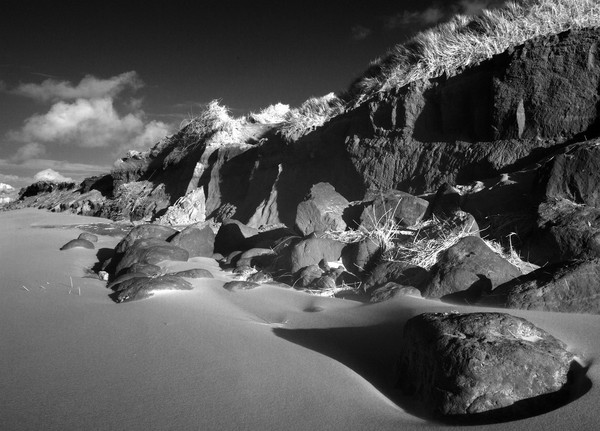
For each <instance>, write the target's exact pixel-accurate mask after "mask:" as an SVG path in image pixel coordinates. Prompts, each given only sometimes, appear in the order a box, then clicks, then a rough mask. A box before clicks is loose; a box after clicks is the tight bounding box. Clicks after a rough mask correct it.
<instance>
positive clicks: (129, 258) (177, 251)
mask: <svg viewBox="0 0 600 431" xmlns="http://www.w3.org/2000/svg"><path fill="white" fill-rule="evenodd" d="M188 257H189V253H188V252H187V250H184V249H182V248H180V247H177V246H175V245H172V244H170V243H168V242H166V241H163V240H160V239H154V238H152V239H138V240H137V241H136V242H134V243H133V245H132V246H131V247H129V248H128V249H127V251H126V252H125V254H124V255H123V258H122V259H121V261H120V262H119V263H118V264H117V267H116V272H115V274H117V275H119V274H120V273H121V272H122V271H123V270H124V269H126V268H129V267H130V266H131V265H133V264H134V263H149V264H152V265H155V264H157V263H159V262H161V261H163V260H176V261H183V262H185V261H187V260H188Z"/></svg>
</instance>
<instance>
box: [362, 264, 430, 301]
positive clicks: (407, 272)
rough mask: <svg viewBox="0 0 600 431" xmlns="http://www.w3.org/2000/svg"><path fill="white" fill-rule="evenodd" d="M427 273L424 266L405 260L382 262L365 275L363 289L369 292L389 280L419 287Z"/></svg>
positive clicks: (425, 278)
mask: <svg viewBox="0 0 600 431" xmlns="http://www.w3.org/2000/svg"><path fill="white" fill-rule="evenodd" d="M428 275H429V273H428V271H427V270H426V269H425V268H421V267H420V266H417V265H412V264H410V263H407V262H383V263H381V264H379V265H377V266H376V267H375V269H373V271H372V272H371V274H370V275H369V276H368V277H367V279H366V280H365V283H364V285H363V289H364V291H365V292H367V293H369V294H371V293H373V291H374V290H375V289H377V288H379V287H381V286H384V285H386V284H388V283H390V282H393V283H396V284H399V285H402V286H411V287H419V286H420V285H421V284H423V282H424V281H425V280H427V277H428ZM419 295H420V293H419Z"/></svg>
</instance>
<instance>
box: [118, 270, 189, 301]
mask: <svg viewBox="0 0 600 431" xmlns="http://www.w3.org/2000/svg"><path fill="white" fill-rule="evenodd" d="M193 288H194V287H193V286H192V285H191V284H190V283H188V282H187V281H185V280H183V279H182V278H179V277H175V276H173V275H163V276H161V277H156V278H145V277H137V278H132V279H130V280H126V281H124V282H122V283H120V284H119V285H117V286H116V288H115V294H114V295H113V298H114V300H115V302H118V303H121V302H131V301H137V300H140V299H144V298H149V297H151V296H153V295H154V292H155V291H158V290H192V289H193Z"/></svg>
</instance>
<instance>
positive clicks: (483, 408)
mask: <svg viewBox="0 0 600 431" xmlns="http://www.w3.org/2000/svg"><path fill="white" fill-rule="evenodd" d="M400 349H401V350H400V351H401V353H400V358H399V360H398V364H397V371H398V374H399V379H398V384H399V386H400V387H401V388H402V389H403V390H404V391H405V392H407V393H409V394H411V396H413V397H416V398H417V399H418V400H419V401H420V403H421V404H422V405H423V407H425V408H426V409H427V410H429V411H432V412H434V413H437V414H441V415H472V414H477V413H483V412H490V411H494V410H498V409H503V408H504V409H505V410H504V412H503V414H504V415H506V414H507V412H506V408H507V407H510V406H512V405H514V404H515V403H517V402H520V404H521V405H523V404H524V403H527V401H534V400H535V397H539V396H542V395H548V394H552V393H556V392H558V391H560V390H561V389H562V388H563V386H564V385H565V384H566V383H567V373H568V371H569V367H570V364H571V361H572V359H573V355H572V354H571V353H570V352H568V351H567V348H566V345H565V344H564V343H563V342H561V341H559V340H557V339H556V338H554V337H553V336H552V335H550V334H548V333H547V332H546V331H544V330H542V329H540V328H538V327H536V326H534V325H533V324H532V323H530V322H528V321H527V320H525V319H521V318H518V317H514V316H511V315H509V314H501V313H473V314H447V313H445V314H439V313H438V314H421V315H420V316H417V317H414V318H412V319H410V320H409V321H408V322H407V323H406V326H405V327H404V333H403V335H402V339H401V341H400ZM525 405H527V404H525ZM525 408H526V407H525Z"/></svg>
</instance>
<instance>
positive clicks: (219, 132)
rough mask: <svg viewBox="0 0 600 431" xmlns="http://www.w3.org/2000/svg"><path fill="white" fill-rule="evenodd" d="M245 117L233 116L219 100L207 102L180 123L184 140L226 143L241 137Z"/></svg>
mask: <svg viewBox="0 0 600 431" xmlns="http://www.w3.org/2000/svg"><path fill="white" fill-rule="evenodd" d="M245 122H246V119H245V118H235V117H232V116H231V115H230V113H229V109H228V108H227V107H226V106H223V105H221V104H220V102H219V100H213V101H211V102H209V103H208V104H207V105H206V106H205V107H204V108H203V110H202V111H201V112H200V114H198V115H197V116H194V117H192V118H190V119H189V120H186V121H185V122H183V123H182V125H181V131H182V133H183V134H184V139H185V140H190V138H191V141H196V142H198V141H202V140H210V142H209V143H212V144H219V145H227V144H233V143H240V142H241V141H242V140H243V139H242V138H243V137H242V128H243V126H244V124H245Z"/></svg>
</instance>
